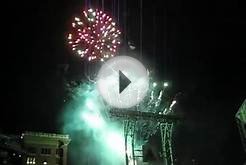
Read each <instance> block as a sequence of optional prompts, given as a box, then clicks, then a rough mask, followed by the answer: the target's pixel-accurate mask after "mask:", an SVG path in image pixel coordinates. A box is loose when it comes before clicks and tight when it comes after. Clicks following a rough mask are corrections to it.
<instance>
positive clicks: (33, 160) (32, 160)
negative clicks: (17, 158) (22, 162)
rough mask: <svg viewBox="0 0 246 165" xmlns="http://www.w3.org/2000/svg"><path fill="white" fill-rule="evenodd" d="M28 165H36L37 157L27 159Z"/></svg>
mask: <svg viewBox="0 0 246 165" xmlns="http://www.w3.org/2000/svg"><path fill="white" fill-rule="evenodd" d="M26 164H36V160H35V157H27V159H26Z"/></svg>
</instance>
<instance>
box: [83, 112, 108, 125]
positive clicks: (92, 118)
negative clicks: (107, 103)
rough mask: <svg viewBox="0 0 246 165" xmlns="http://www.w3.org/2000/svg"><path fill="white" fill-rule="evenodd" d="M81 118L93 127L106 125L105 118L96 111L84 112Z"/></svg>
mask: <svg viewBox="0 0 246 165" xmlns="http://www.w3.org/2000/svg"><path fill="white" fill-rule="evenodd" d="M81 119H82V120H84V121H85V122H86V123H87V124H88V126H90V127H91V128H102V127H103V126H104V120H103V119H102V118H101V117H100V116H99V115H98V114H96V113H90V112H84V113H82V114H81Z"/></svg>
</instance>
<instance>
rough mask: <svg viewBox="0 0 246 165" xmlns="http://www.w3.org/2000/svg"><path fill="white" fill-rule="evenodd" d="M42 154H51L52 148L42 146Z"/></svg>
mask: <svg viewBox="0 0 246 165" xmlns="http://www.w3.org/2000/svg"><path fill="white" fill-rule="evenodd" d="M41 154H44V155H50V154H51V149H50V148H42V149H41Z"/></svg>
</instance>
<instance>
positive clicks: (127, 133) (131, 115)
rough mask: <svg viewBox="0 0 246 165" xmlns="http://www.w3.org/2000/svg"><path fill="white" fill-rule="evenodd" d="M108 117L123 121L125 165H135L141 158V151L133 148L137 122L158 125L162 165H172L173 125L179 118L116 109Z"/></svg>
mask: <svg viewBox="0 0 246 165" xmlns="http://www.w3.org/2000/svg"><path fill="white" fill-rule="evenodd" d="M110 116H111V117H112V118H118V119H121V120H123V124H124V138H125V160H126V165H137V164H136V161H137V159H138V158H140V157H143V154H142V149H139V148H135V133H136V123H137V122H138V121H139V120H146V121H154V122H157V123H159V129H160V132H161V141H162V157H163V160H164V165H173V152H172V132H173V126H174V123H175V122H176V121H178V120H179V119H180V118H181V117H180V116H177V115H164V114H156V113H151V112H140V111H132V110H118V109H117V110H116V109H112V110H111V111H110ZM129 142H130V143H129Z"/></svg>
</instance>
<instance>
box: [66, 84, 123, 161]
mask: <svg viewBox="0 0 246 165" xmlns="http://www.w3.org/2000/svg"><path fill="white" fill-rule="evenodd" d="M68 90H69V96H70V97H69V99H68V100H69V101H68V104H67V105H66V106H65V115H64V128H63V130H64V133H68V134H70V136H71V138H72V142H71V145H70V148H69V149H70V151H69V152H70V153H71V154H70V158H71V162H72V164H74V165H82V164H99V165H116V164H117V165H121V164H124V156H125V155H124V136H123V130H122V124H121V123H120V122H112V121H110V120H109V118H108V117H107V116H108V115H107V112H108V107H107V106H106V104H104V102H103V100H102V98H101V97H100V96H99V94H98V92H97V90H96V87H95V84H93V83H81V84H78V85H71V84H70V85H68Z"/></svg>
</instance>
